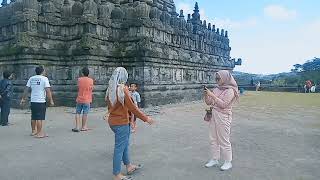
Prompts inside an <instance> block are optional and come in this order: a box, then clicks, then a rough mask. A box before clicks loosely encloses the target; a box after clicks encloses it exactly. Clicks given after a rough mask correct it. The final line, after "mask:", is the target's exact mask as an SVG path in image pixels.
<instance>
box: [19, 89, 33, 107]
mask: <svg viewBox="0 0 320 180" xmlns="http://www.w3.org/2000/svg"><path fill="white" fill-rule="evenodd" d="M30 91H31V88H30V87H27V86H26V87H25V88H24V90H23V94H22V98H21V102H20V105H23V104H24V103H25V102H26V98H27V96H28V94H29V92H30Z"/></svg>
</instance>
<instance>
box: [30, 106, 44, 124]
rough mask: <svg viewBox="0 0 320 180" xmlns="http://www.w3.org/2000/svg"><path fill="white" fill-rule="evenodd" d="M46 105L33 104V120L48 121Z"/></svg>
mask: <svg viewBox="0 0 320 180" xmlns="http://www.w3.org/2000/svg"><path fill="white" fill-rule="evenodd" d="M46 109H47V106H46V103H34V102H32V103H31V120H45V119H46Z"/></svg>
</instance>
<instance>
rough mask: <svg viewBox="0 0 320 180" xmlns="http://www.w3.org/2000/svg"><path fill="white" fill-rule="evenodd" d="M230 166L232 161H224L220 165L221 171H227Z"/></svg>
mask: <svg viewBox="0 0 320 180" xmlns="http://www.w3.org/2000/svg"><path fill="white" fill-rule="evenodd" d="M231 168H232V163H231V162H230V161H225V162H224V164H223V165H222V166H221V168H220V169H221V170H222V171H227V170H229V169H231Z"/></svg>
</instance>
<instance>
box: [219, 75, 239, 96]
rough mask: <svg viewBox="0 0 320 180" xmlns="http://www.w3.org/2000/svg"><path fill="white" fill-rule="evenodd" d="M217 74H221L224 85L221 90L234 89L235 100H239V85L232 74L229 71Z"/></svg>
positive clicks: (220, 87)
mask: <svg viewBox="0 0 320 180" xmlns="http://www.w3.org/2000/svg"><path fill="white" fill-rule="evenodd" d="M216 74H219V76H220V78H221V82H222V85H221V86H220V85H219V87H218V88H219V89H230V88H231V89H232V90H233V91H234V96H235V100H236V101H238V100H239V91H238V85H237V82H236V81H235V80H234V78H233V76H232V75H231V73H230V72H229V71H227V70H220V71H218V72H216Z"/></svg>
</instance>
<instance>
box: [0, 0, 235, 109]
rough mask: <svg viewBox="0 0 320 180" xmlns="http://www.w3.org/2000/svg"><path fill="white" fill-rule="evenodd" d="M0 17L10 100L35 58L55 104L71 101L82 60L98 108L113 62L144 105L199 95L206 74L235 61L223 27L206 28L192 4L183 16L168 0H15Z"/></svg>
mask: <svg viewBox="0 0 320 180" xmlns="http://www.w3.org/2000/svg"><path fill="white" fill-rule="evenodd" d="M3 3H4V4H5V3H6V1H3ZM5 14H11V15H10V16H6V15H5ZM0 15H1V17H0V72H3V70H4V69H11V70H13V71H14V72H15V74H16V78H17V79H16V81H15V85H16V86H15V93H16V96H15V97H16V100H18V99H19V98H20V93H21V92H22V89H23V87H24V86H25V83H26V80H27V79H28V78H29V77H30V76H32V75H34V68H35V66H37V65H38V64H42V65H45V67H46V68H47V72H48V78H49V79H50V80H51V83H52V85H53V86H52V87H53V91H54V98H55V99H56V102H57V105H67V106H74V104H75V96H76V91H77V87H76V83H77V81H76V80H77V78H78V77H79V74H80V70H81V68H82V67H83V66H88V67H89V69H90V72H91V76H92V77H93V78H94V79H95V82H96V88H95V93H94V105H99V106H100V105H104V102H103V98H104V91H105V89H106V88H107V82H108V78H109V77H110V76H111V73H112V71H113V70H114V68H116V67H117V66H124V67H125V68H127V70H128V72H129V74H130V79H129V81H137V82H138V84H139V88H140V89H139V91H140V93H141V95H142V98H143V100H144V104H145V105H159V104H167V103H174V102H180V101H190V100H195V99H199V98H200V96H201V88H200V87H201V85H202V84H207V83H209V82H211V81H212V80H213V78H214V77H213V73H214V72H216V71H217V70H219V69H229V70H232V69H233V67H234V66H235V60H234V59H233V60H230V50H231V48H230V47H229V39H228V33H227V31H224V30H223V31H221V33H220V30H219V28H217V29H216V28H215V26H214V25H211V24H210V23H208V26H207V22H206V21H202V20H201V18H200V14H199V7H198V4H196V6H195V10H194V13H193V14H192V16H191V15H188V18H187V21H186V20H185V17H184V14H183V11H181V12H180V15H179V14H178V13H176V9H175V5H174V3H173V1H172V0H139V1H133V0H122V1H120V0H101V1H100V0H85V1H80V0H64V1H58V0H42V1H39V2H38V1H37V0H16V1H11V3H10V4H8V3H7V4H6V5H4V6H3V7H1V8H0ZM3 17H5V18H3Z"/></svg>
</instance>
